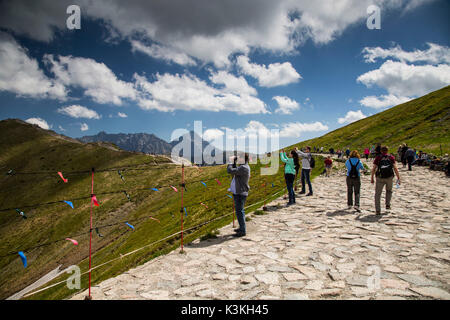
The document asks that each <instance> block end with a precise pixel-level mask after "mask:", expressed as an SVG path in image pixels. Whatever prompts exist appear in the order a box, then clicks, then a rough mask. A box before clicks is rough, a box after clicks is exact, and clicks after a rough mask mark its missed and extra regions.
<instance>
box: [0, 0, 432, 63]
mask: <svg viewBox="0 0 450 320" xmlns="http://www.w3.org/2000/svg"><path fill="white" fill-rule="evenodd" d="M427 2H430V0H413V1H412V3H411V1H410V0H395V1H392V0H335V1H329V0H315V1H310V0H278V1H273V0H246V1H241V0H227V1H208V2H207V5H205V2H204V1H197V0H172V1H147V0H135V1H128V2H124V1H120V0H111V1H108V5H105V4H104V3H103V2H101V1H91V0H78V1H77V2H76V3H77V4H79V5H80V6H81V8H82V12H83V13H82V14H83V15H86V17H89V18H93V19H99V20H101V21H102V23H106V24H107V26H108V27H107V28H108V29H109V30H111V32H112V33H113V34H115V35H116V36H117V37H122V38H125V39H130V40H131V39H132V38H133V37H135V36H136V34H139V35H140V37H142V38H147V39H149V40H151V41H153V42H156V43H158V44H159V46H160V48H156V47H154V48H152V50H151V52H152V53H153V54H155V55H158V56H160V55H162V53H161V52H163V51H164V50H166V49H165V48H170V50H174V51H175V52H180V53H182V54H185V55H186V56H191V57H195V58H197V59H199V60H201V61H203V62H206V63H208V62H213V63H214V64H215V65H216V66H217V67H224V66H227V65H229V64H230V61H229V56H230V55H232V54H235V53H241V54H242V53H243V54H248V53H249V52H250V51H251V50H252V49H262V50H264V51H271V52H274V53H292V52H294V50H295V48H296V47H297V46H298V45H299V44H301V43H303V42H305V41H306V40H308V39H312V41H314V42H315V43H320V44H322V43H327V42H330V41H332V40H334V39H336V37H338V36H339V35H340V34H342V33H343V32H344V31H345V30H346V29H347V28H348V27H350V26H352V25H354V24H356V23H361V24H364V23H365V19H366V18H367V14H366V8H367V7H368V6H369V5H371V4H375V5H378V6H380V7H381V8H382V12H388V11H390V10H391V9H398V8H404V7H405V6H406V8H408V10H412V9H413V8H416V7H417V6H419V5H421V4H423V3H427ZM72 3H73V1H71V0H59V1H57V2H56V4H55V1H52V0H41V1H27V0H15V1H2V2H0V27H3V28H7V29H10V30H13V31H14V32H17V33H19V34H24V35H27V36H29V37H31V38H33V39H37V40H41V41H50V40H51V39H52V38H53V34H54V32H55V31H57V30H59V31H63V32H67V30H66V27H65V19H64V13H65V8H67V6H68V5H70V4H72ZM83 17H84V16H83ZM170 56H171V57H172V58H173V56H172V54H171V55H170ZM174 59H175V58H173V59H172V61H173V60H174Z"/></svg>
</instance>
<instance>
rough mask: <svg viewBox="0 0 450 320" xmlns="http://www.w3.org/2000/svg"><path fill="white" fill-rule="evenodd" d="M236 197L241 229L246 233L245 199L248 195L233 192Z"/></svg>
mask: <svg viewBox="0 0 450 320" xmlns="http://www.w3.org/2000/svg"><path fill="white" fill-rule="evenodd" d="M233 198H234V208H235V210H236V218H237V221H238V222H239V231H240V232H243V233H245V232H246V229H245V211H244V205H245V200H247V196H243V195H239V194H233Z"/></svg>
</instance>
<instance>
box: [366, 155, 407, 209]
mask: <svg viewBox="0 0 450 320" xmlns="http://www.w3.org/2000/svg"><path fill="white" fill-rule="evenodd" d="M394 172H395V175H396V176H397V184H398V185H400V174H399V173H398V169H397V164H396V163H395V158H394V156H393V155H390V154H388V148H387V147H382V148H381V155H379V156H377V157H376V158H375V160H374V161H373V168H372V175H371V177H370V182H371V183H374V182H375V180H374V178H373V177H374V175H375V173H376V176H377V183H376V184H375V212H376V214H377V215H380V214H381V205H380V202H381V193H382V192H383V187H384V186H386V211H389V210H391V198H392V184H393V178H394Z"/></svg>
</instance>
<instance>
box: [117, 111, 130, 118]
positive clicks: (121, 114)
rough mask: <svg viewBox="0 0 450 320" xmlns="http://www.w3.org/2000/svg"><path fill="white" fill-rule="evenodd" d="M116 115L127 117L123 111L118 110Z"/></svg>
mask: <svg viewBox="0 0 450 320" xmlns="http://www.w3.org/2000/svg"><path fill="white" fill-rule="evenodd" d="M117 115H118V116H119V118H128V116H127V114H126V113H123V112H118V113H117Z"/></svg>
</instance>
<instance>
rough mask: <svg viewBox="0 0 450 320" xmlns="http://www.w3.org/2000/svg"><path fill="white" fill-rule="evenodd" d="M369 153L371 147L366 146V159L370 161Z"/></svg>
mask: <svg viewBox="0 0 450 320" xmlns="http://www.w3.org/2000/svg"><path fill="white" fill-rule="evenodd" d="M369 154H370V150H369V148H365V149H364V156H365V157H366V161H369Z"/></svg>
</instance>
